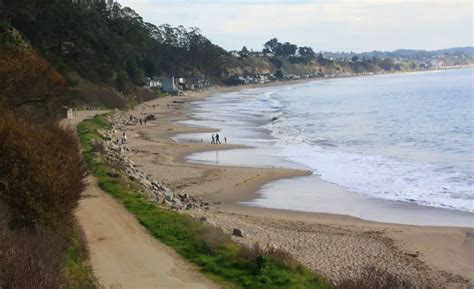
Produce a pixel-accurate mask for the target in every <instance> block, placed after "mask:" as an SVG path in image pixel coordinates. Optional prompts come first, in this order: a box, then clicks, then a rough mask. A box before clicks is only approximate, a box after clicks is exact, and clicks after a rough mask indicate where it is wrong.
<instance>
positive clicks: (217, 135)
mask: <svg viewBox="0 0 474 289" xmlns="http://www.w3.org/2000/svg"><path fill="white" fill-rule="evenodd" d="M216 144H221V141H220V140H219V134H218V133H216Z"/></svg>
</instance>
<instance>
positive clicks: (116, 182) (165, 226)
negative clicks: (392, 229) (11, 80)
mask: <svg viewBox="0 0 474 289" xmlns="http://www.w3.org/2000/svg"><path fill="white" fill-rule="evenodd" d="M108 127H109V124H107V122H106V121H105V118H104V116H97V117H95V118H93V119H90V120H85V121H83V122H82V123H80V124H79V125H78V132H79V136H80V139H81V144H82V148H83V154H84V158H85V160H86V162H87V164H88V166H89V168H90V170H91V171H92V173H93V174H94V175H95V176H96V177H97V179H98V185H99V186H100V187H101V188H102V189H103V190H104V191H106V192H107V193H109V194H111V195H112V196H113V197H115V198H116V199H117V200H119V201H120V202H121V203H122V204H123V205H124V206H125V208H127V210H128V211H129V212H131V213H132V214H133V215H135V216H136V218H137V219H138V220H139V221H140V223H141V224H142V225H143V226H144V227H146V228H147V229H148V231H149V232H150V233H151V234H152V235H153V236H154V237H156V238H157V239H158V240H160V241H161V242H162V243H164V244H166V245H168V246H170V247H172V248H173V249H174V250H175V251H176V252H178V253H179V254H180V255H181V256H183V257H184V258H186V259H187V260H189V261H191V262H192V263H194V264H195V265H196V266H197V267H198V268H199V269H200V270H201V271H202V272H203V273H204V274H206V275H207V276H208V277H210V278H211V279H213V280H215V281H217V282H218V283H220V284H222V285H224V286H226V287H231V288H334V287H333V285H332V284H331V283H330V282H329V281H327V280H326V279H324V278H322V277H320V276H318V275H316V274H315V273H313V272H312V271H310V270H308V269H306V268H304V267H303V266H301V265H300V264H298V263H297V262H295V261H294V260H291V261H290V262H287V261H288V260H280V259H279V258H278V257H277V256H275V255H272V254H266V253H265V252H264V251H263V250H257V251H252V250H251V249H248V248H245V247H242V246H240V245H239V244H237V243H235V242H234V241H232V240H231V239H230V237H229V236H228V235H227V234H225V233H224V232H222V231H221V230H220V229H217V228H214V227H211V226H209V225H207V224H202V223H200V222H199V221H197V220H194V219H193V218H191V217H190V216H188V215H185V214H180V213H177V212H175V211H172V210H168V209H165V208H161V207H159V206H157V205H155V204H153V203H151V202H149V201H148V200H146V199H145V198H144V197H142V195H141V194H140V187H139V186H138V184H136V183H133V182H131V181H129V180H128V179H126V178H124V177H122V178H112V177H110V176H108V175H107V173H108V172H110V171H111V170H113V169H112V168H110V167H108V166H107V165H106V164H105V163H104V162H102V161H101V158H100V157H98V156H94V154H93V153H92V151H91V145H90V142H91V140H92V139H96V140H100V139H101V137H100V135H99V134H98V133H97V132H96V129H98V128H108Z"/></svg>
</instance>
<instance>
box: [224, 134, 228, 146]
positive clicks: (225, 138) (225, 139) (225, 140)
mask: <svg viewBox="0 0 474 289" xmlns="http://www.w3.org/2000/svg"><path fill="white" fill-rule="evenodd" d="M224 143H225V144H227V137H226V136H225V137H224Z"/></svg>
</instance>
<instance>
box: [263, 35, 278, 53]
mask: <svg viewBox="0 0 474 289" xmlns="http://www.w3.org/2000/svg"><path fill="white" fill-rule="evenodd" d="M281 45H282V44H281V43H280V42H278V39H276V38H272V39H270V40H268V41H267V42H265V44H264V45H263V47H264V49H265V51H267V52H270V53H273V54H275V55H277V54H278V53H277V52H278V51H279V50H280V49H281Z"/></svg>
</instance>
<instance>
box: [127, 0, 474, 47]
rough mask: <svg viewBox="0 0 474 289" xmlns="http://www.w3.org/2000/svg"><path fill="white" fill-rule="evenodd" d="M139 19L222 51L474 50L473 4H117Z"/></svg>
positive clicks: (146, 0)
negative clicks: (183, 31) (274, 45)
mask: <svg viewBox="0 0 474 289" xmlns="http://www.w3.org/2000/svg"><path fill="white" fill-rule="evenodd" d="M118 2H119V3H120V4H121V5H122V6H128V7H130V8H132V9H134V10H135V11H137V12H138V13H139V14H140V15H141V16H143V18H144V20H145V21H147V22H151V23H153V24H156V25H159V24H164V23H168V24H171V25H173V26H177V25H183V26H185V27H191V26H193V27H199V28H200V29H201V32H202V34H203V35H205V36H206V37H208V38H209V39H210V40H211V41H212V42H213V43H215V44H218V45H220V46H221V47H223V48H225V49H227V50H233V49H240V48H242V46H243V45H246V46H247V48H249V49H250V48H253V49H256V50H261V49H262V45H263V43H265V42H266V41H267V40H269V39H270V38H273V37H277V38H278V39H279V40H280V41H281V42H285V41H289V42H292V43H295V44H297V45H298V46H311V47H313V48H314V49H315V50H316V51H319V50H324V51H356V52H362V51H372V50H395V49H398V48H414V49H428V50H432V49H439V48H448V47H455V46H473V45H474V44H473V12H474V11H473V9H474V8H473V2H472V1H471V0H462V1H456V0H444V1H436V0H431V1H428V0H414V1H410V0H372V1H364V0H360V1H355V0H352V1H351V0H319V1H317V0H314V1H312V0H294V1H290V0H222V1H218V0H195V1H192V0H178V1H175V0H119V1H118Z"/></svg>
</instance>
